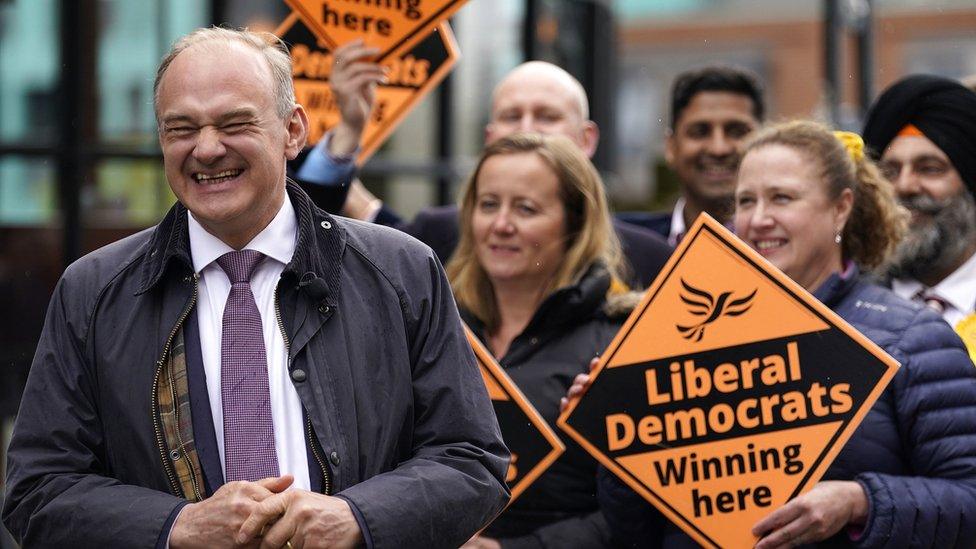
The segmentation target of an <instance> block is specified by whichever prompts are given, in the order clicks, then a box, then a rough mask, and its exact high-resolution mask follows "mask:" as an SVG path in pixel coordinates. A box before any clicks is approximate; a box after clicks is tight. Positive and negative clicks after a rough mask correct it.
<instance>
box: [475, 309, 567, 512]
mask: <svg viewBox="0 0 976 549" xmlns="http://www.w3.org/2000/svg"><path fill="white" fill-rule="evenodd" d="M464 333H465V334H466V335H467V336H468V343H470V344H471V349H472V350H474V356H475V357H476V358H477V359H478V366H479V367H480V368H481V375H482V377H484V379H485V388H486V389H488V396H489V397H490V398H491V404H492V406H493V407H494V409H495V417H497V418H498V426H499V427H500V428H501V431H502V439H503V440H504V441H505V445H506V446H508V449H509V451H511V453H512V461H511V463H510V464H509V466H508V474H507V475H506V477H505V481H506V482H507V483H508V489H509V490H510V491H511V492H512V499H510V500H509V502H508V504H509V505H511V504H512V502H513V501H515V498H517V497H518V496H519V495H520V494H521V493H522V492H524V491H525V490H526V488H528V487H529V486H530V485H531V484H532V483H533V482H535V480H536V479H537V478H539V476H540V475H542V473H544V472H545V471H546V469H548V468H549V466H550V465H552V462H554V461H556V458H558V457H559V456H560V455H561V454H562V453H563V452H565V451H566V446H564V445H563V443H562V441H560V440H559V437H558V436H556V432H555V431H553V429H552V427H550V426H549V424H548V423H546V420H544V419H542V416H541V415H540V414H539V412H538V411H537V410H536V409H535V407H534V406H532V403H530V402H529V401H528V399H526V398H525V395H523V394H522V391H520V390H519V388H518V387H517V386H516V385H515V382H513V381H512V378H510V377H508V374H506V373H505V370H504V369H503V368H502V367H501V366H499V365H498V363H497V362H495V359H494V358H493V357H492V356H491V353H489V352H488V349H485V346H484V345H482V344H481V341H479V340H478V338H477V336H475V335H474V333H473V332H471V330H470V329H469V328H468V327H467V326H465V327H464Z"/></svg>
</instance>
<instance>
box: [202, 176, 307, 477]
mask: <svg viewBox="0 0 976 549" xmlns="http://www.w3.org/2000/svg"><path fill="white" fill-rule="evenodd" d="M188 221H189V228H190V253H191V256H192V258H193V270H194V271H196V272H198V273H199V274H200V281H199V293H198V297H197V324H198V325H199V326H200V350H201V352H202V354H203V368H204V371H205V372H206V376H207V394H208V395H209V396H210V411H211V413H212V414H213V424H214V434H216V436H217V449H218V450H219V452H220V466H221V469H222V470H224V414H223V407H222V405H221V404H222V403H221V393H220V339H221V333H222V330H223V318H224V305H225V304H226V302H227V296H228V295H229V294H230V279H228V278H227V274H226V273H224V271H223V269H221V268H220V266H219V265H217V263H216V261H215V260H216V259H217V258H218V257H220V256H222V255H224V254H225V253H227V252H232V251H234V249H233V248H231V247H230V246H228V245H227V244H225V243H224V242H223V241H221V240H220V239H219V238H217V237H215V236H214V235H212V234H210V233H208V232H207V230H206V229H204V228H203V226H201V225H200V223H199V222H198V221H197V220H196V219H194V217H193V214H192V213H191V214H190V215H189V216H188ZM297 238H298V222H297V219H296V217H295V210H294V208H293V207H292V204H291V200H290V199H289V198H288V196H287V195H286V196H285V202H284V204H282V206H281V209H280V210H278V214H277V215H276V216H275V218H274V219H273V220H272V221H271V223H269V224H268V226H267V227H265V228H264V230H263V231H261V232H260V233H259V234H258V235H257V236H255V237H254V239H253V240H251V241H250V242H249V243H248V244H247V245H245V246H244V248H246V249H250V250H257V251H259V252H261V253H262V254H264V255H265V256H267V257H265V259H263V260H262V261H261V262H260V263H259V264H258V265H257V267H255V268H254V272H253V273H252V274H251V280H250V282H251V292H253V293H254V300H255V302H257V306H258V311H259V312H260V313H261V324H262V327H263V331H264V348H265V350H266V351H267V353H268V387H269V389H270V392H271V418H272V421H273V423H274V434H275V451H276V452H277V454H278V468H279V471H280V473H281V474H282V475H284V474H289V475H294V477H295V482H294V484H292V487H293V488H300V489H304V490H308V489H309V487H310V482H309V475H308V455H307V454H306V450H305V429H304V421H303V419H302V405H301V401H300V400H299V398H298V392H297V391H296V390H295V386H294V385H293V384H292V382H291V379H290V378H289V376H288V353H287V350H286V349H285V340H284V338H283V337H282V335H281V328H280V327H279V326H278V320H277V317H276V315H275V303H274V301H275V300H274V292H275V287H276V285H277V284H278V279H279V278H280V277H281V272H282V271H283V270H284V268H285V265H287V264H288V262H289V261H291V258H292V255H294V253H295V241H296V239H297ZM224 474H225V475H226V470H224Z"/></svg>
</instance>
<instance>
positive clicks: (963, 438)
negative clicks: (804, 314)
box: [599, 272, 976, 549]
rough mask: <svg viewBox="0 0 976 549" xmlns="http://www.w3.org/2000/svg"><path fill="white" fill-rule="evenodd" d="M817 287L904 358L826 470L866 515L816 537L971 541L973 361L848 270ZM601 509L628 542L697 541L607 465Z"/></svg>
mask: <svg viewBox="0 0 976 549" xmlns="http://www.w3.org/2000/svg"><path fill="white" fill-rule="evenodd" d="M816 297H817V298H818V299H820V300H821V301H822V302H823V303H824V304H825V305H827V306H828V307H830V308H831V309H833V310H834V312H836V313H837V314H838V315H840V317H841V318H843V319H844V320H846V321H847V322H849V323H850V324H851V325H852V326H854V328H856V329H857V330H858V331H860V332H861V333H862V334H864V335H865V336H867V337H868V339H870V340H872V341H874V342H875V343H877V344H878V345H880V346H881V347H882V348H883V349H884V350H885V351H887V352H888V353H889V354H890V355H891V356H892V357H894V358H895V359H896V360H898V361H899V362H900V363H901V368H900V369H899V371H898V373H897V374H896V375H895V377H894V379H893V380H892V381H891V383H890V384H889V385H888V387H887V389H885V391H884V392H883V393H882V395H881V397H880V398H879V399H878V401H877V402H876V403H875V404H874V406H873V407H872V408H871V410H870V412H869V413H868V414H867V416H865V418H864V421H863V422H862V423H861V425H860V426H859V427H858V428H857V430H856V431H855V432H854V434H853V435H852V436H851V438H850V440H848V442H847V445H846V446H845V447H844V449H843V450H842V451H841V452H840V453H839V454H838V456H837V459H835V460H834V462H833V464H832V465H831V466H830V468H829V469H828V470H827V473H826V474H825V475H824V480H855V481H857V482H858V483H860V484H861V486H862V487H863V488H864V490H865V492H866V493H867V496H868V502H869V507H870V511H869V517H868V522H867V524H866V526H865V528H864V530H863V532H862V534H861V537H860V538H859V539H858V540H857V542H856V543H855V541H853V540H852V539H851V538H850V537H848V534H847V533H846V532H845V531H843V530H842V531H841V532H840V533H839V534H838V535H836V536H834V537H833V538H831V539H830V540H828V541H825V542H823V543H821V544H817V546H821V547H827V546H830V547H885V548H892V549H893V548H901V547H918V548H923V547H924V548H928V547H939V548H942V547H947V548H948V547H957V548H959V549H963V548H967V549H971V548H972V547H974V546H976V368H974V367H973V363H972V362H971V361H970V359H969V357H968V355H967V353H966V350H965V347H963V344H962V341H960V340H959V337H958V336H956V334H955V333H954V332H953V331H952V329H951V328H950V327H949V326H948V325H947V324H946V323H945V322H944V321H943V320H942V319H941V318H940V317H939V316H938V315H937V314H936V313H934V312H933V311H931V310H929V309H928V308H926V307H920V306H918V305H916V304H913V303H910V302H908V301H905V300H903V299H901V298H899V297H898V296H896V295H895V294H893V293H892V292H891V291H889V290H887V289H885V288H881V287H879V286H876V285H873V284H871V283H869V282H867V281H866V280H864V279H862V278H860V277H859V276H858V274H857V273H856V272H855V273H854V274H853V275H852V276H850V277H847V278H841V277H839V276H837V275H834V276H833V277H831V278H830V279H828V281H827V282H826V283H824V285H823V286H822V287H821V288H820V289H819V290H818V291H817V292H816ZM599 483H600V501H601V504H603V509H604V513H605V515H606V517H607V520H608V522H609V523H610V524H611V527H612V529H613V531H614V535H615V536H616V537H618V538H619V541H620V542H621V545H623V546H625V547H665V548H668V549H674V548H677V547H695V546H697V545H696V544H695V543H694V542H693V541H691V539H690V538H688V537H687V536H685V535H684V534H683V533H681V532H680V531H679V530H678V528H677V527H676V526H674V525H672V524H670V523H669V522H668V521H667V519H665V518H664V517H663V515H661V514H660V513H658V512H657V511H656V510H655V509H654V508H653V507H651V506H650V504H648V503H646V502H644V500H643V499H642V498H641V497H640V496H638V495H637V494H636V493H635V492H633V491H632V490H630V489H629V488H627V487H626V486H625V485H623V484H622V483H621V482H620V481H619V480H617V479H616V478H615V477H614V476H613V475H612V474H611V473H609V472H607V471H606V470H602V469H601V472H600V481H599Z"/></svg>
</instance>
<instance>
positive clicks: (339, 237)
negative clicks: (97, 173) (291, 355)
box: [137, 179, 346, 305]
mask: <svg viewBox="0 0 976 549" xmlns="http://www.w3.org/2000/svg"><path fill="white" fill-rule="evenodd" d="M286 189H287V191H288V196H289V198H291V203H292V206H293V207H294V208H295V216H296V217H297V220H298V240H297V241H296V243H295V254H294V256H292V260H291V262H290V263H289V264H288V265H286V266H285V269H284V271H283V272H282V278H285V277H293V278H294V280H295V281H297V282H298V287H299V288H305V289H306V292H307V293H308V294H309V295H310V296H311V297H313V298H314V299H315V300H317V301H325V302H326V303H328V304H330V305H335V304H336V302H337V297H336V296H337V295H338V291H339V281H340V274H341V270H340V266H341V263H340V260H341V258H342V252H343V250H344V249H345V244H346V232H345V230H344V229H342V228H341V227H339V225H338V224H337V223H336V221H335V219H334V218H333V217H332V216H330V215H329V214H327V213H325V212H324V211H322V210H320V209H319V208H317V207H316V206H315V204H313V203H312V200H311V199H310V198H309V197H308V195H307V194H305V191H303V190H302V189H301V187H299V186H298V184H297V183H295V182H294V181H292V180H290V179H289V180H288V181H287V183H286ZM175 268H182V269H183V271H184V272H192V271H193V261H192V260H191V258H190V237H189V231H188V228H187V210H186V207H184V206H183V204H181V203H179V202H177V203H176V204H174V205H173V207H172V208H170V210H169V212H168V213H167V214H166V217H164V218H163V220H162V221H161V222H160V223H159V225H157V226H156V229H155V230H154V231H153V234H152V236H151V237H150V240H149V245H148V247H147V248H146V252H145V255H144V257H143V266H142V278H141V283H140V284H139V290H138V292H137V294H142V293H145V292H148V291H149V290H151V289H152V288H154V287H155V286H156V285H157V284H159V282H160V280H162V279H163V277H164V276H165V275H166V273H167V271H168V270H169V269H175Z"/></svg>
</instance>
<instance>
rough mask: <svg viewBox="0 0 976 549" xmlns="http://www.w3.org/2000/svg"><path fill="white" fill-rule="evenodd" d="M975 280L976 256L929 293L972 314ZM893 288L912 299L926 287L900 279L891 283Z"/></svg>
mask: <svg viewBox="0 0 976 549" xmlns="http://www.w3.org/2000/svg"><path fill="white" fill-rule="evenodd" d="M973 280H976V254H974V255H973V256H972V257H970V258H969V259H967V260H966V262H965V263H963V264H962V266H960V267H959V268H958V269H956V270H955V271H953V272H952V274H950V275H949V276H947V277H945V278H943V279H942V280H941V281H940V282H939V283H938V284H936V285H935V286H932V287H931V288H929V290H928V293H931V294H933V295H936V296H938V297H940V298H942V299H943V300H945V301H946V302H947V303H948V304H949V305H952V306H953V307H955V308H956V310H958V311H961V312H963V313H970V312H972V311H973V309H974V306H976V284H973ZM891 288H892V290H894V291H895V293H896V294H898V295H899V296H901V297H904V298H906V299H911V298H912V297H914V296H915V295H917V294H918V292H919V291H921V290H924V289H925V286H924V285H923V284H922V283H921V282H919V281H917V280H913V279H902V278H899V279H895V280H892V281H891Z"/></svg>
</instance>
